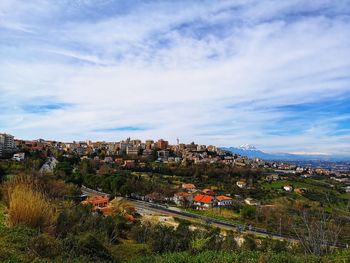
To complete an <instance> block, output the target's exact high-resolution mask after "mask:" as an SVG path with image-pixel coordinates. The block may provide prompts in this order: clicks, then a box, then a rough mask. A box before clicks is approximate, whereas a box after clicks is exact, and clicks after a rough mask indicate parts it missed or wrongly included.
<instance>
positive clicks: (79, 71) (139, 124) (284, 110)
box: [0, 0, 350, 156]
mask: <svg viewBox="0 0 350 263" xmlns="http://www.w3.org/2000/svg"><path fill="white" fill-rule="evenodd" d="M0 132H7V133H10V134H13V135H15V137H17V138H23V139H37V138H44V139H55V140H61V141H72V140H86V139H91V140H100V141H102V140H104V141H119V140H121V139H125V138H126V137H131V138H139V139H149V138H151V139H159V138H164V139H168V140H169V141H170V142H172V143H175V142H176V138H179V140H180V142H187V143H189V142H192V141H195V142H198V143H201V144H213V145H218V146H237V145H240V144H246V143H247V144H251V145H254V146H256V147H257V148H259V149H261V150H264V151H267V152H289V153H321V154H336V155H346V156H350V1H349V0H345V1H342V0H337V1H334V0H318V1H306V0H305V1H301V0H288V1H279V0H276V1H268V0H245V1H241V0H236V1H212V0H210V1H205V0H202V1H195V0H184V1H177V0H169V1H166V0H163V1H156V0H154V1H138V0H133V1H125V0H120V1H119V0H75V1H71V0H60V1H55V0H51V1H49V0H31V1H27V0H22V1H20V0H3V1H0Z"/></svg>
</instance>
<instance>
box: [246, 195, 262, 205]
mask: <svg viewBox="0 0 350 263" xmlns="http://www.w3.org/2000/svg"><path fill="white" fill-rule="evenodd" d="M244 202H245V203H246V204H247V205H259V204H260V202H259V201H257V200H255V199H253V198H251V197H248V198H246V199H244Z"/></svg>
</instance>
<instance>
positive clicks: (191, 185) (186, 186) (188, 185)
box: [182, 184, 196, 189]
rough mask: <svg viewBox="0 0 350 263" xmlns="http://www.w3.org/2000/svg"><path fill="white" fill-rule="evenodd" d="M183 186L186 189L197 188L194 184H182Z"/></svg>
mask: <svg viewBox="0 0 350 263" xmlns="http://www.w3.org/2000/svg"><path fill="white" fill-rule="evenodd" d="M182 188H185V189H191V188H196V187H195V186H194V184H182Z"/></svg>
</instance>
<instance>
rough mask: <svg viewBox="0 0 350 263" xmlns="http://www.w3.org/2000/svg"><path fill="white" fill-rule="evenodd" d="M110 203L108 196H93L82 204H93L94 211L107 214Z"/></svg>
mask: <svg viewBox="0 0 350 263" xmlns="http://www.w3.org/2000/svg"><path fill="white" fill-rule="evenodd" d="M108 202H109V200H108V195H93V196H90V197H88V198H87V199H86V200H85V201H82V202H81V203H82V204H84V205H87V204H91V205H92V209H93V210H100V211H101V212H102V213H106V212H107V210H108V209H107V207H108Z"/></svg>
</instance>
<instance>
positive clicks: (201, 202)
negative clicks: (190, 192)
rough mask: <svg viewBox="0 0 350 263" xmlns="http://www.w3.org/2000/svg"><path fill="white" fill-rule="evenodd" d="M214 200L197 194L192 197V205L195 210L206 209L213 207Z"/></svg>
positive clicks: (211, 197) (208, 196)
mask: <svg viewBox="0 0 350 263" xmlns="http://www.w3.org/2000/svg"><path fill="white" fill-rule="evenodd" d="M215 203H216V200H215V198H214V197H213V196H210V195H203V194H197V195H195V196H194V197H193V205H194V206H196V208H197V209H207V208H211V207H213V206H214V205H215Z"/></svg>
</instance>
